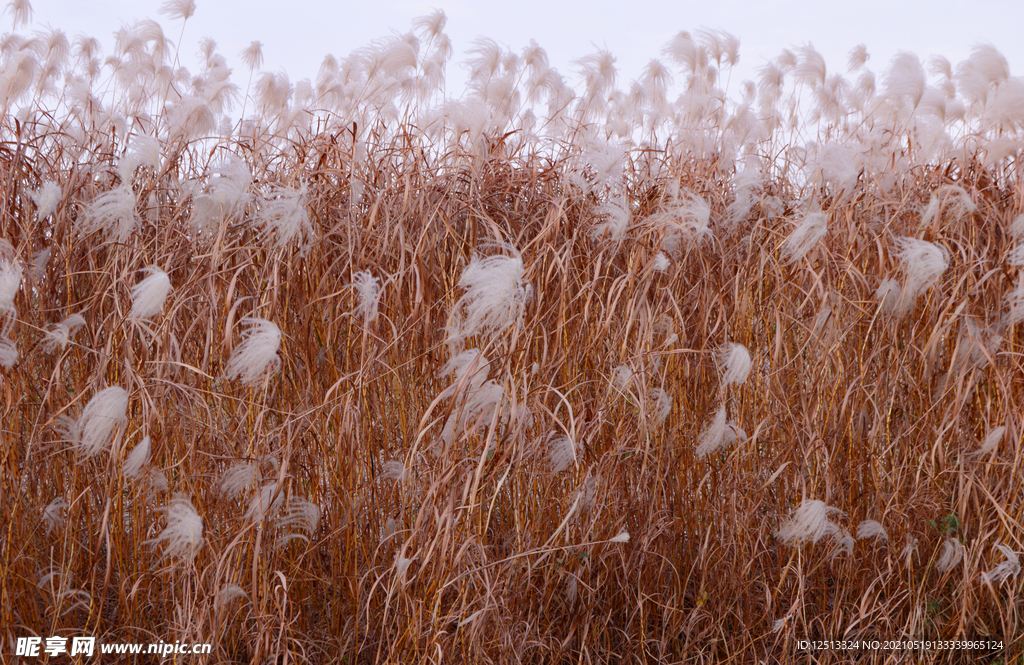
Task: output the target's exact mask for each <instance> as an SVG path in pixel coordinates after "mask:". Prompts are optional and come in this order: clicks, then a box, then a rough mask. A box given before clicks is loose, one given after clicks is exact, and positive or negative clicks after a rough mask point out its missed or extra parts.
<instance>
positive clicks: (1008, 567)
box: [981, 545, 1020, 583]
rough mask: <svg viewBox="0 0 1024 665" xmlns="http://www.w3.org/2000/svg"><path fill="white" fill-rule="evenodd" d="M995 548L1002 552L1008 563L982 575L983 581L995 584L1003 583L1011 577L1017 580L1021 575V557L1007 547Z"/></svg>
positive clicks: (999, 546)
mask: <svg viewBox="0 0 1024 665" xmlns="http://www.w3.org/2000/svg"><path fill="white" fill-rule="evenodd" d="M995 548H996V549H997V550H999V551H1000V552H1002V554H1003V556H1004V557H1006V561H1003V562H1002V563H1000V564H999V565H998V566H996V567H995V568H993V569H992V570H989V571H987V572H985V573H982V575H981V579H982V580H984V581H986V582H995V583H999V582H1002V581H1003V580H1005V579H1008V578H1011V577H1012V578H1013V579H1017V576H1018V575H1020V555H1019V554H1018V553H1017V552H1014V551H1013V550H1011V549H1010V548H1009V547H1008V546H1006V545H996V546H995Z"/></svg>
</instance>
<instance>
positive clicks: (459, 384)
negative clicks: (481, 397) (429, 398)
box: [437, 349, 491, 398]
mask: <svg viewBox="0 0 1024 665" xmlns="http://www.w3.org/2000/svg"><path fill="white" fill-rule="evenodd" d="M490 371H491V363H490V362H489V361H488V360H487V358H486V357H484V355H483V354H482V353H480V351H479V349H467V350H466V351H463V352H461V353H459V354H458V355H456V356H455V357H453V358H451V359H449V360H448V362H446V363H445V364H444V367H442V368H441V370H440V371H439V372H438V373H437V376H438V377H446V376H448V375H449V374H454V377H453V379H454V381H453V383H452V385H450V386H449V387H447V388H445V389H444V390H443V391H441V394H440V395H438V398H444V397H451V396H452V395H455V394H457V393H461V394H470V393H473V392H475V391H477V390H479V389H480V386H482V385H484V381H486V380H487V375H488V374H490ZM464 376H468V379H467V380H465V381H464V380H463V377H464Z"/></svg>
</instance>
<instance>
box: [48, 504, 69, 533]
mask: <svg viewBox="0 0 1024 665" xmlns="http://www.w3.org/2000/svg"><path fill="white" fill-rule="evenodd" d="M67 510H68V500H67V499H65V498H64V497H62V496H59V497H57V498H56V499H54V500H53V501H51V502H50V503H48V504H46V507H45V508H43V521H44V522H45V523H46V535H50V534H51V533H53V532H54V531H56V530H57V529H59V528H61V527H62V526H64V514H65V513H66V512H67Z"/></svg>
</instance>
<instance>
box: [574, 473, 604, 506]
mask: <svg viewBox="0 0 1024 665" xmlns="http://www.w3.org/2000/svg"><path fill="white" fill-rule="evenodd" d="M600 484H601V476H592V475H590V473H589V472H588V473H587V477H586V478H584V479H583V484H582V485H580V489H579V498H580V504H579V505H580V510H581V511H583V512H586V511H588V510H590V509H591V508H593V507H594V501H595V500H596V499H597V487H598V485H600Z"/></svg>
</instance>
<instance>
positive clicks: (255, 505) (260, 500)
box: [244, 482, 284, 522]
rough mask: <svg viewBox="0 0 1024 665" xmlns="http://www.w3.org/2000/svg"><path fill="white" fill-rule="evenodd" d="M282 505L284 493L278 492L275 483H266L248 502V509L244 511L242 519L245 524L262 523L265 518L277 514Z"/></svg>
mask: <svg viewBox="0 0 1024 665" xmlns="http://www.w3.org/2000/svg"><path fill="white" fill-rule="evenodd" d="M283 503H284V491H283V490H282V491H278V487H277V483H276V482H271V483H267V484H265V485H263V487H261V488H260V491H259V492H257V493H256V496H254V497H253V499H252V501H250V502H249V509H248V510H246V511H245V518H244V519H245V521H246V522H262V521H263V519H264V518H265V517H272V516H273V515H275V514H277V511H278V510H280V509H281V505H282V504H283Z"/></svg>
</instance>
